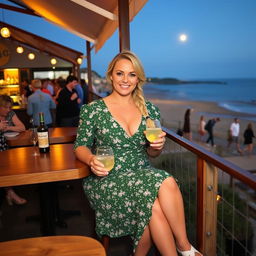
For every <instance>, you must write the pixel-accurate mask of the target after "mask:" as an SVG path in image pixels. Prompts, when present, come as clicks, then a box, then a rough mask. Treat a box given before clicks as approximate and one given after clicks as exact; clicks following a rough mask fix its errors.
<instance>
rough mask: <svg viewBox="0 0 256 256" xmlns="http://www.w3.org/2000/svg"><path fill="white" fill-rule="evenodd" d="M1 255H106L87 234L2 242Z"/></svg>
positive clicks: (99, 245)
mask: <svg viewBox="0 0 256 256" xmlns="http://www.w3.org/2000/svg"><path fill="white" fill-rule="evenodd" d="M0 248H1V250H0V256H19V255H20V256H46V255H47V256H59V255H65V256H92V255H94V256H106V252H105V250H104V247H103V246H102V245H101V244H100V242H98V241H97V240H95V239H93V238H90V237H85V236H49V237H35V238H26V239H20V240H14V241H8V242H1V243H0Z"/></svg>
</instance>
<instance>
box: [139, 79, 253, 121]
mask: <svg viewBox="0 0 256 256" xmlns="http://www.w3.org/2000/svg"><path fill="white" fill-rule="evenodd" d="M207 81H210V80H209V79H207ZM214 81H220V82H224V83H223V84H222V83H221V84H220V83H219V84H217V83H216V84H213V83H209V84H207V83H200V84H198V83H194V84H193V83H191V84H179V85H173V84H170V85H168V84H146V85H145V86H144V93H145V96H146V97H148V98H150V97H152V98H153V97H154V98H155V97H156V96H157V98H159V99H170V100H186V101H208V102H209V101H211V102H216V103H217V104H218V105H219V106H221V107H223V108H225V109H228V110H231V111H235V112H240V113H245V114H248V115H252V116H251V117H250V116H248V117H247V118H246V119H250V120H253V121H256V79H214Z"/></svg>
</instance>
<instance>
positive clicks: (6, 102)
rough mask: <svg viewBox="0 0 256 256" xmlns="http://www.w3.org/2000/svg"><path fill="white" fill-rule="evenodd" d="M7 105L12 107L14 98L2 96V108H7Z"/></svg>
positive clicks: (0, 99) (0, 100)
mask: <svg viewBox="0 0 256 256" xmlns="http://www.w3.org/2000/svg"><path fill="white" fill-rule="evenodd" d="M7 105H10V106H11V107H12V105H13V100H12V98H11V97H10V96H8V95H6V94H3V95H0V106H1V107H6V106H7Z"/></svg>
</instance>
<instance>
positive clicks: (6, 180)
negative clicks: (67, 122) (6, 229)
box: [0, 144, 90, 235]
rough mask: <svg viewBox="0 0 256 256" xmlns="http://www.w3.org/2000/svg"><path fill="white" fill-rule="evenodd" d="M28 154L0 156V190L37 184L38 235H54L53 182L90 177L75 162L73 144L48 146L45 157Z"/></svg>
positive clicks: (24, 150)
mask: <svg viewBox="0 0 256 256" xmlns="http://www.w3.org/2000/svg"><path fill="white" fill-rule="evenodd" d="M32 154H33V147H22V148H13V149H8V150H6V151H2V152H0V170H1V171H0V187H8V186H18V185H28V184H37V183H40V206H41V207H40V208H41V216H42V218H41V231H42V233H43V234H44V235H54V234H55V222H54V221H55V216H56V214H55V210H56V209H55V208H54V207H55V203H56V202H55V201H54V193H55V190H56V186H55V185H53V184H54V182H56V181H65V180H74V179H81V178H84V177H86V176H88V175H90V170H89V168H88V166H87V165H85V164H83V163H82V162H80V161H79V160H78V159H76V157H75V154H74V151H73V144H56V145H51V146H50V152H49V153H46V154H40V155H39V156H33V155H32Z"/></svg>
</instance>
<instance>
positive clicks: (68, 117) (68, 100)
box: [56, 75, 81, 127]
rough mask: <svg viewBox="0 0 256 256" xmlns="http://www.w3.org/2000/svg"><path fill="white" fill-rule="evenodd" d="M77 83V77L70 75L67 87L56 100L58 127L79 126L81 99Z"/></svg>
mask: <svg viewBox="0 0 256 256" xmlns="http://www.w3.org/2000/svg"><path fill="white" fill-rule="evenodd" d="M77 83H78V79H77V77H75V76H73V75H69V76H68V77H67V80H66V86H65V87H64V88H63V89H62V90H61V91H60V93H59V96H58V98H57V99H56V100H57V110H56V122H57V125H58V126H61V127H68V126H71V127H72V126H75V127H76V126H78V121H79V112H80V110H79V104H80V103H81V99H80V98H79V97H78V94H77V92H76V90H75V87H76V85H77Z"/></svg>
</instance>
